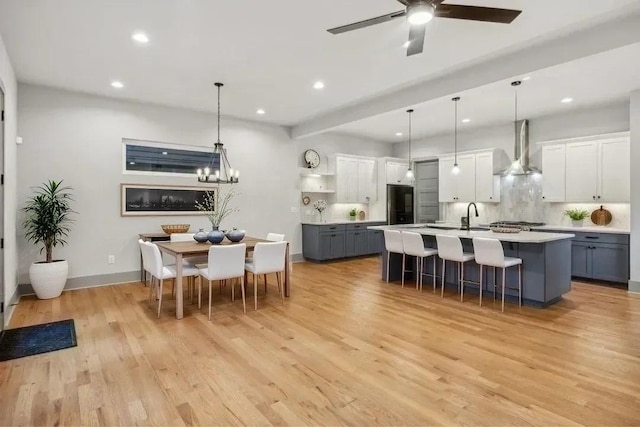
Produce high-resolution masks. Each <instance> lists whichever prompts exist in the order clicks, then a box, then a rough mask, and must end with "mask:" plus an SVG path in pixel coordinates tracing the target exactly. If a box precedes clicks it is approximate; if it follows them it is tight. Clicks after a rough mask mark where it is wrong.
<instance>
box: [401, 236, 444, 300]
mask: <svg viewBox="0 0 640 427" xmlns="http://www.w3.org/2000/svg"><path fill="white" fill-rule="evenodd" d="M402 246H403V248H404V253H405V254H406V255H409V256H414V257H416V270H417V274H416V289H420V290H422V279H423V276H433V292H435V291H436V258H435V256H436V255H438V250H437V249H434V248H425V247H424V241H423V240H422V235H421V234H419V233H414V232H412V231H403V232H402ZM429 257H433V274H428V273H424V260H425V259H427V258H429ZM404 272H405V270H404V263H403V265H402V277H404Z"/></svg>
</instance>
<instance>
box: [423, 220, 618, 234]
mask: <svg viewBox="0 0 640 427" xmlns="http://www.w3.org/2000/svg"><path fill="white" fill-rule="evenodd" d="M425 225H426V226H428V227H434V228H437V227H451V228H459V227H460V223H454V222H436V223H428V224H425ZM471 227H482V228H487V229H488V228H489V224H486V223H478V224H476V223H474V222H471ZM531 230H532V231H538V230H539V231H547V230H549V231H570V232H572V233H580V232H582V233H611V234H630V233H631V231H630V230H629V229H628V228H615V227H609V226H598V225H590V226H584V227H574V226H571V225H550V224H547V225H542V226H538V227H531Z"/></svg>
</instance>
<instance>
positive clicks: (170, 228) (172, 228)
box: [160, 224, 191, 234]
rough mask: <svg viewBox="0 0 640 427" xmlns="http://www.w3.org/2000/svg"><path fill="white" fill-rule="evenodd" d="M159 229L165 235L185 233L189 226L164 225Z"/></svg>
mask: <svg viewBox="0 0 640 427" xmlns="http://www.w3.org/2000/svg"><path fill="white" fill-rule="evenodd" d="M160 227H162V231H164V232H165V233H167V234H173V233H186V232H188V231H189V228H190V227H191V224H164V225H161V226H160Z"/></svg>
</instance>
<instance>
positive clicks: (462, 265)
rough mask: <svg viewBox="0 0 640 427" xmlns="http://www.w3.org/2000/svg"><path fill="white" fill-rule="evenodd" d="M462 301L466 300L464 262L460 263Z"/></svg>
mask: <svg viewBox="0 0 640 427" xmlns="http://www.w3.org/2000/svg"><path fill="white" fill-rule="evenodd" d="M460 302H464V263H463V262H461V263H460Z"/></svg>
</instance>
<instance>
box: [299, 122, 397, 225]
mask: <svg viewBox="0 0 640 427" xmlns="http://www.w3.org/2000/svg"><path fill="white" fill-rule="evenodd" d="M297 145H298V158H299V160H298V166H299V167H306V164H305V163H304V157H303V155H304V152H305V151H306V150H307V149H314V150H316V151H317V152H318V154H320V157H321V163H320V166H319V167H318V170H320V171H327V170H329V169H328V167H329V159H328V156H329V155H331V154H336V153H340V154H353V155H358V156H366V157H376V158H378V157H387V156H390V155H391V153H392V151H393V144H389V143H384V142H377V141H372V140H370V139H366V138H359V137H357V136H352V135H344V134H340V133H325V134H321V135H315V136H311V137H308V138H303V139H300V140H298V142H297ZM306 179H310V180H312V179H317V178H306ZM322 179H323V180H325V182H326V183H329V184H331V180H332V178H322ZM309 196H310V198H311V202H310V203H309V205H307V206H304V205H302V204H300V218H301V220H302V221H303V222H315V221H318V220H319V219H320V217H319V215H318V213H317V212H316V211H315V210H314V209H313V207H312V205H313V202H315V201H316V200H318V199H324V200H327V201H329V202H330V201H331V199H332V196H327V195H323V194H309ZM383 196H385V197H386V195H382V194H378V201H379V202H376V203H371V204H370V206H369V205H367V204H356V203H332V204H330V206H329V208H328V209H327V210H326V211H325V212H323V219H324V220H344V221H346V220H348V219H349V210H350V209H351V208H356V209H358V210H363V211H364V212H365V214H366V218H367V219H374V220H378V219H379V220H385V218H384V217H385V216H386V211H385V210H384V209H380V208H379V207H380V206H381V205H385V206H386V204H384V203H383V202H380V200H381V197H383ZM301 203H302V202H301Z"/></svg>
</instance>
